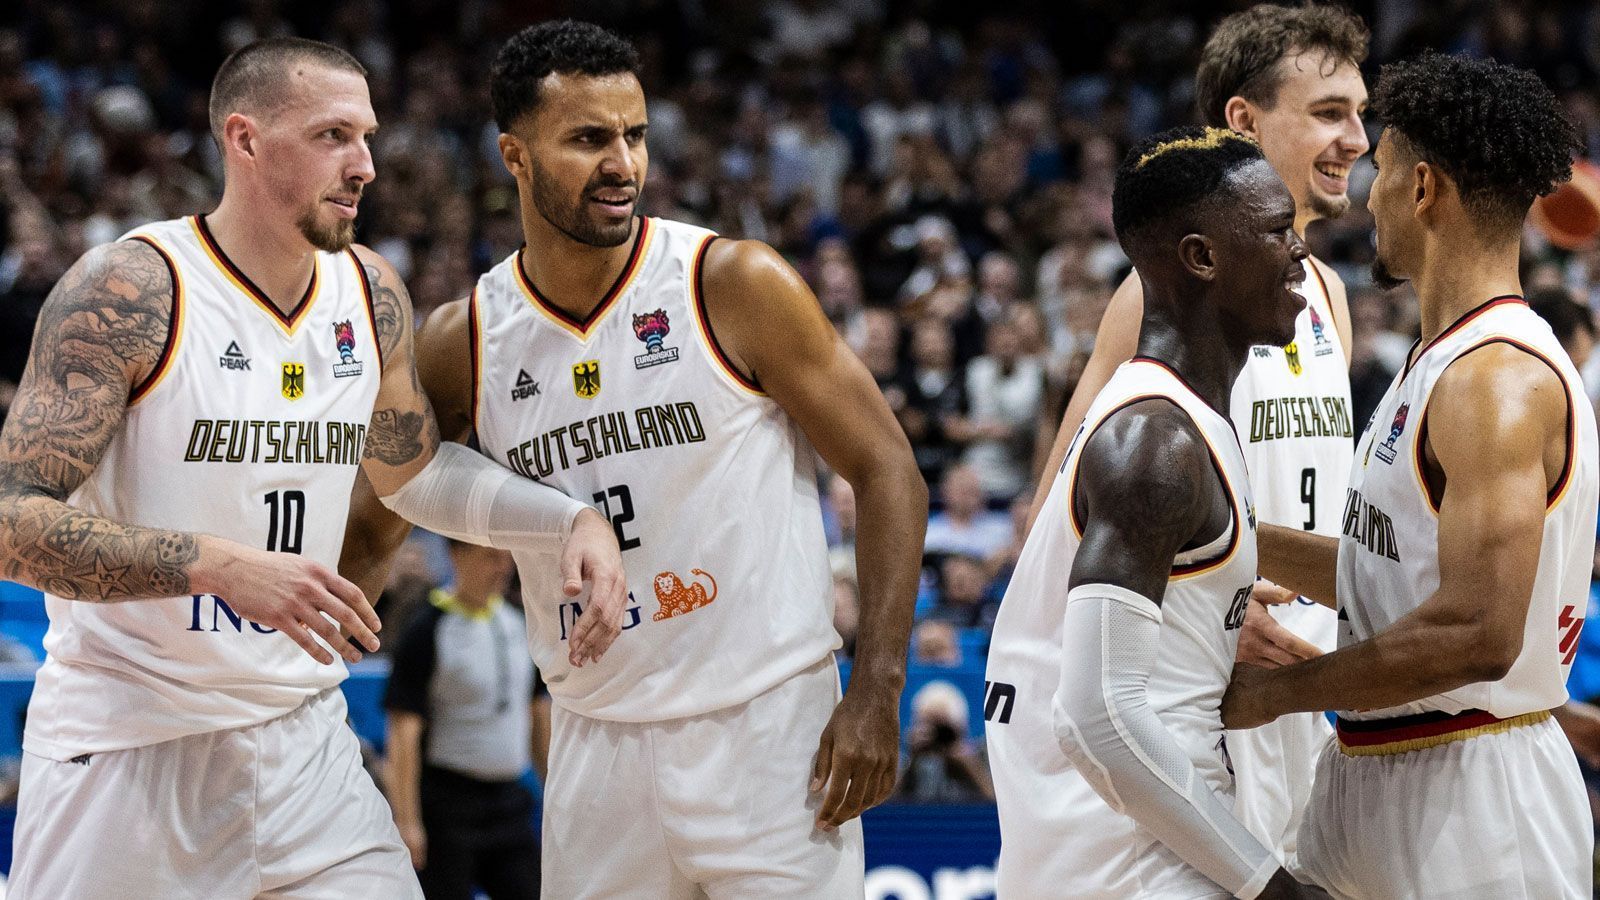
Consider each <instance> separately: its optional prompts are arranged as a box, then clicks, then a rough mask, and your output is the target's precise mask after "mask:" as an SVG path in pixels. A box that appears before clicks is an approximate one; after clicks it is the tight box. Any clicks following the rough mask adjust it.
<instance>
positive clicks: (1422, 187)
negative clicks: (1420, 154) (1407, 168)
mask: <svg viewBox="0 0 1600 900" xmlns="http://www.w3.org/2000/svg"><path fill="white" fill-rule="evenodd" d="M1441 174H1442V173H1441V172H1440V171H1439V170H1438V169H1437V168H1435V167H1434V166H1433V165H1431V164H1429V163H1426V162H1418V163H1417V165H1416V167H1415V168H1413V169H1412V170H1411V178H1412V203H1413V204H1414V211H1413V214H1414V215H1415V216H1416V217H1417V218H1419V219H1420V218H1423V217H1424V216H1427V215H1428V214H1429V213H1430V212H1431V211H1432V210H1433V209H1434V206H1435V204H1437V203H1438V202H1439V192H1440V191H1441V190H1442V189H1443V188H1444V184H1443V179H1442V178H1441V177H1440V176H1441Z"/></svg>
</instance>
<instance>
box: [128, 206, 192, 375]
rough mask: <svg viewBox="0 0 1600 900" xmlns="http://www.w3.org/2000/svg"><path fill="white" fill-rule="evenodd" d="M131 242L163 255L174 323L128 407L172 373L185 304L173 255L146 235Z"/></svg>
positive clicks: (181, 283)
mask: <svg viewBox="0 0 1600 900" xmlns="http://www.w3.org/2000/svg"><path fill="white" fill-rule="evenodd" d="M129 240H134V241H140V242H142V243H145V244H148V245H149V246H150V248H151V249H152V250H154V251H156V252H157V253H159V254H161V259H162V261H163V262H165V263H166V264H167V273H168V274H169V275H171V276H172V321H171V322H169V323H168V324H167V339H166V341H165V342H164V343H163V344H162V345H161V356H160V357H159V358H157V359H156V364H155V367H154V368H152V369H151V370H150V374H149V375H146V376H145V379H144V381H142V382H140V383H139V384H138V385H137V386H135V387H134V389H133V390H132V391H131V392H130V393H129V394H128V405H129V406H132V405H134V404H135V403H138V402H139V401H140V400H143V399H144V398H146V397H148V396H150V392H151V391H153V390H155V389H156V385H158V384H160V383H161V382H162V380H163V379H165V378H166V377H167V373H168V372H171V371H172V361H173V360H175V359H177V358H178V344H179V343H180V342H181V341H182V340H183V309H184V303H183V276H182V275H180V274H178V264H177V263H176V262H174V261H173V259H172V254H170V253H168V252H167V250H166V248H165V247H162V246H161V245H160V244H159V243H157V242H156V240H155V239H154V238H152V237H148V236H146V235H142V234H141V235H138V236H136V237H132V238H129Z"/></svg>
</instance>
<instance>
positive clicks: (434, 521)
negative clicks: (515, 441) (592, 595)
mask: <svg viewBox="0 0 1600 900" xmlns="http://www.w3.org/2000/svg"><path fill="white" fill-rule="evenodd" d="M379 499H380V500H382V501H383V505H384V506H387V507H389V508H390V509H392V510H394V511H395V513H396V514H398V515H400V516H402V517H404V518H406V519H408V520H409V521H411V522H414V523H416V524H418V525H421V526H422V527H423V528H426V529H428V530H429V531H432V532H436V533H438V534H442V535H444V536H445V537H449V538H455V539H456V540H460V541H467V542H469V543H473V544H484V545H487V546H490V547H499V548H501V549H504V550H534V549H548V548H550V547H551V546H552V545H559V544H560V543H561V542H562V541H564V540H566V538H567V535H568V534H570V533H571V532H572V520H573V519H574V518H576V517H577V515H578V513H579V512H580V511H582V510H583V509H584V507H585V504H584V503H582V502H581V501H578V500H574V499H572V498H571V497H568V496H567V495H565V494H563V493H561V492H560V491H558V490H556V489H555V488H552V487H549V486H547V485H543V484H539V483H538V482H536V481H530V480H528V479H526V478H522V477H520V476H518V475H516V474H515V473H513V472H511V471H510V470H509V469H506V468H505V467H503V466H500V465H499V464H497V463H495V462H494V461H493V460H491V459H489V458H488V457H486V456H483V455H482V454H479V453H475V452H473V451H472V450H469V449H467V448H466V447H463V446H461V445H460V444H456V443H452V442H449V441H444V442H441V443H440V444H439V450H438V452H436V453H435V454H434V455H433V459H432V460H430V461H429V462H428V464H427V465H426V466H423V467H422V471H420V472H418V473H417V474H416V475H415V476H413V477H412V479H411V480H410V481H407V482H406V483H405V484H404V485H401V487H400V489H399V490H397V491H395V492H394V493H392V494H389V495H387V496H384V497H380V498H379Z"/></svg>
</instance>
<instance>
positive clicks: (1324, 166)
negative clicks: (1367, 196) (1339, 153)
mask: <svg viewBox="0 0 1600 900" xmlns="http://www.w3.org/2000/svg"><path fill="white" fill-rule="evenodd" d="M1312 168H1313V169H1315V170H1316V173H1317V174H1318V175H1319V176H1321V177H1320V178H1319V179H1318V181H1319V182H1320V183H1321V185H1322V187H1323V188H1325V189H1327V190H1328V191H1329V192H1330V193H1338V194H1342V193H1344V192H1345V190H1346V189H1348V188H1349V186H1350V167H1349V166H1347V165H1343V164H1341V163H1334V162H1319V163H1316V164H1315V165H1313V166H1312Z"/></svg>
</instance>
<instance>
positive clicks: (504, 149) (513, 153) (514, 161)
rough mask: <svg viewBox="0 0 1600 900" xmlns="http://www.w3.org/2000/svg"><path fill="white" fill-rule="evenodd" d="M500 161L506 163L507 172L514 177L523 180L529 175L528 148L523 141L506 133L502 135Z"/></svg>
mask: <svg viewBox="0 0 1600 900" xmlns="http://www.w3.org/2000/svg"><path fill="white" fill-rule="evenodd" d="M499 144H500V161H501V162H503V163H505V166H506V171H507V172H510V173H511V174H512V176H513V177H516V178H522V177H524V176H526V175H527V174H528V148H527V147H526V146H525V145H524V144H523V143H522V139H521V138H519V137H517V136H516V135H513V134H508V133H506V132H501V133H500V139H499Z"/></svg>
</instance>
